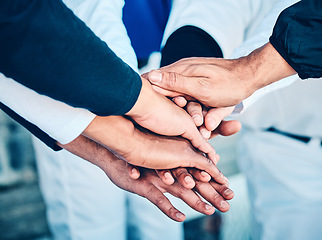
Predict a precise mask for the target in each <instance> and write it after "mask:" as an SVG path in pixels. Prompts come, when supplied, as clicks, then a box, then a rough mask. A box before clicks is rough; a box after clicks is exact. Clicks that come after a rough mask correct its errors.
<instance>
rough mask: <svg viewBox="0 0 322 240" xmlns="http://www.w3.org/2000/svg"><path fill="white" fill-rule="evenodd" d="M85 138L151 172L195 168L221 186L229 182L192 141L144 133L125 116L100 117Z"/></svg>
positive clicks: (85, 131)
mask: <svg viewBox="0 0 322 240" xmlns="http://www.w3.org/2000/svg"><path fill="white" fill-rule="evenodd" d="M188 116H189V115H188ZM189 118H190V116H189ZM193 124H194V123H193ZM83 135H84V136H86V137H88V138H90V139H92V140H94V141H95V142H97V143H99V144H100V145H102V146H104V147H106V148H108V149H109V150H110V151H112V152H113V153H114V154H115V155H116V156H118V157H119V158H121V159H123V160H125V161H127V162H128V163H130V164H133V165H136V166H142V167H145V168H151V169H171V168H177V167H192V168H197V169H200V170H204V171H206V172H207V173H209V174H210V175H211V177H212V178H214V180H215V181H217V182H218V183H222V184H224V183H226V182H227V178H225V177H224V176H223V175H222V173H221V172H220V171H219V170H218V168H217V167H216V165H215V164H214V162H213V161H211V160H210V159H208V158H206V157H205V156H204V155H203V154H202V153H200V152H199V151H197V150H195V148H194V147H193V146H191V144H190V143H189V141H187V140H185V139H183V138H180V137H166V136H159V135H156V134H153V133H149V132H141V131H140V130H138V129H137V128H135V127H134V124H133V123H132V122H131V121H130V120H128V119H125V118H124V117H120V116H110V117H96V118H95V119H94V120H93V121H92V123H91V124H90V125H89V126H88V127H87V128H86V129H85V130H84V132H83Z"/></svg>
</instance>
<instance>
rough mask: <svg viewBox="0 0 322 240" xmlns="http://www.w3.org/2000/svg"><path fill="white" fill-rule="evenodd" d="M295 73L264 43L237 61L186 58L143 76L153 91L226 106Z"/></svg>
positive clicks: (209, 104) (206, 104)
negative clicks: (151, 85) (150, 84)
mask: <svg viewBox="0 0 322 240" xmlns="http://www.w3.org/2000/svg"><path fill="white" fill-rule="evenodd" d="M294 74H296V72H295V71H294V69H293V68H291V67H290V66H289V65H288V63H287V62H286V61H285V60H284V59H283V58H282V56H281V55H279V53H278V52H277V51H276V50H275V48H274V47H273V46H272V45H271V44H270V43H267V44H266V45H264V46H263V47H261V48H259V49H256V50H255V51H253V52H252V53H251V54H249V55H248V56H246V57H242V58H238V59H229V60H228V59H219V58H187V59H182V60H179V61H178V62H176V63H173V64H171V65H169V66H166V67H163V68H161V69H159V70H154V71H151V72H150V73H149V74H146V75H144V77H146V78H147V79H148V80H149V81H150V82H151V83H152V84H153V85H154V86H153V88H154V90H156V91H157V92H159V93H161V94H163V95H165V96H169V97H178V96H184V97H185V98H186V99H187V100H191V99H194V100H197V101H199V102H200V103H202V104H203V105H204V106H206V107H230V106H235V105H236V104H238V103H240V102H241V101H242V100H244V99H245V98H247V97H249V96H250V95H251V94H253V93H254V92H255V91H256V90H258V89H259V88H262V87H264V86H267V85H269V84H271V83H273V82H276V81H278V80H280V79H282V78H285V77H288V76H291V75H294Z"/></svg>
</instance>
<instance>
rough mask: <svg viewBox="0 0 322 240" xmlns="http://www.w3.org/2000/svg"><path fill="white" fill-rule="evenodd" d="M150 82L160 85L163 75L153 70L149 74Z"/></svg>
mask: <svg viewBox="0 0 322 240" xmlns="http://www.w3.org/2000/svg"><path fill="white" fill-rule="evenodd" d="M149 80H150V81H151V82H156V83H160V82H161V81H162V73H161V72H160V71H158V70H153V71H151V72H150V74H149Z"/></svg>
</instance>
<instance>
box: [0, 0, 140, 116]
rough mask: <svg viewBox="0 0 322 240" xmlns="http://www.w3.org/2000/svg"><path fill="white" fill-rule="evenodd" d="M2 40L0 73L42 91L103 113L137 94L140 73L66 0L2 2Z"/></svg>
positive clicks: (115, 111)
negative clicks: (112, 49)
mask: <svg viewBox="0 0 322 240" xmlns="http://www.w3.org/2000/svg"><path fill="white" fill-rule="evenodd" d="M0 39H1V45H0V52H1V55H0V72H2V73H3V74H4V75H6V76H7V77H10V78H12V79H15V80H16V81H18V82H20V83H21V84H23V85H25V86H27V87H29V88H31V89H33V90H35V91H36V92H38V93H40V94H44V95H47V96H50V97H52V98H54V99H56V100H60V101H62V102H65V103H67V104H69V105H71V106H74V107H79V108H85V109H88V110H90V111H91V112H93V113H95V114H97V115H102V116H107V115H123V114H125V113H126V112H128V111H129V110H130V109H131V108H132V107H133V105H134V104H135V102H136V100H137V98H138V95H139V93H140V90H141V85H142V83H141V79H140V76H139V75H138V74H137V73H136V72H135V71H134V70H133V69H132V68H131V67H129V66H128V65H127V64H126V63H124V62H123V61H122V60H121V59H120V58H118V57H117V56H116V55H115V54H114V53H113V52H112V51H111V50H110V49H109V47H108V46H107V44H106V43H105V42H103V41H101V40H100V39H99V38H98V37H97V36H96V35H95V34H94V33H93V32H92V31H91V30H90V29H89V28H88V27H87V26H86V25H85V24H84V23H83V22H82V21H81V20H80V19H78V18H77V17H76V16H75V15H74V14H73V12H72V11H71V10H69V9H68V8H67V7H66V6H65V5H64V4H63V2H62V1H59V0H57V1H50V0H11V1H1V3H0Z"/></svg>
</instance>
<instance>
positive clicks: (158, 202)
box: [155, 195, 165, 206]
mask: <svg viewBox="0 0 322 240" xmlns="http://www.w3.org/2000/svg"><path fill="white" fill-rule="evenodd" d="M164 198H165V197H164V196H163V195H162V196H161V195H160V196H158V197H157V198H156V199H155V204H156V205H158V206H160V205H163V204H164V202H165V199H164Z"/></svg>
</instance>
